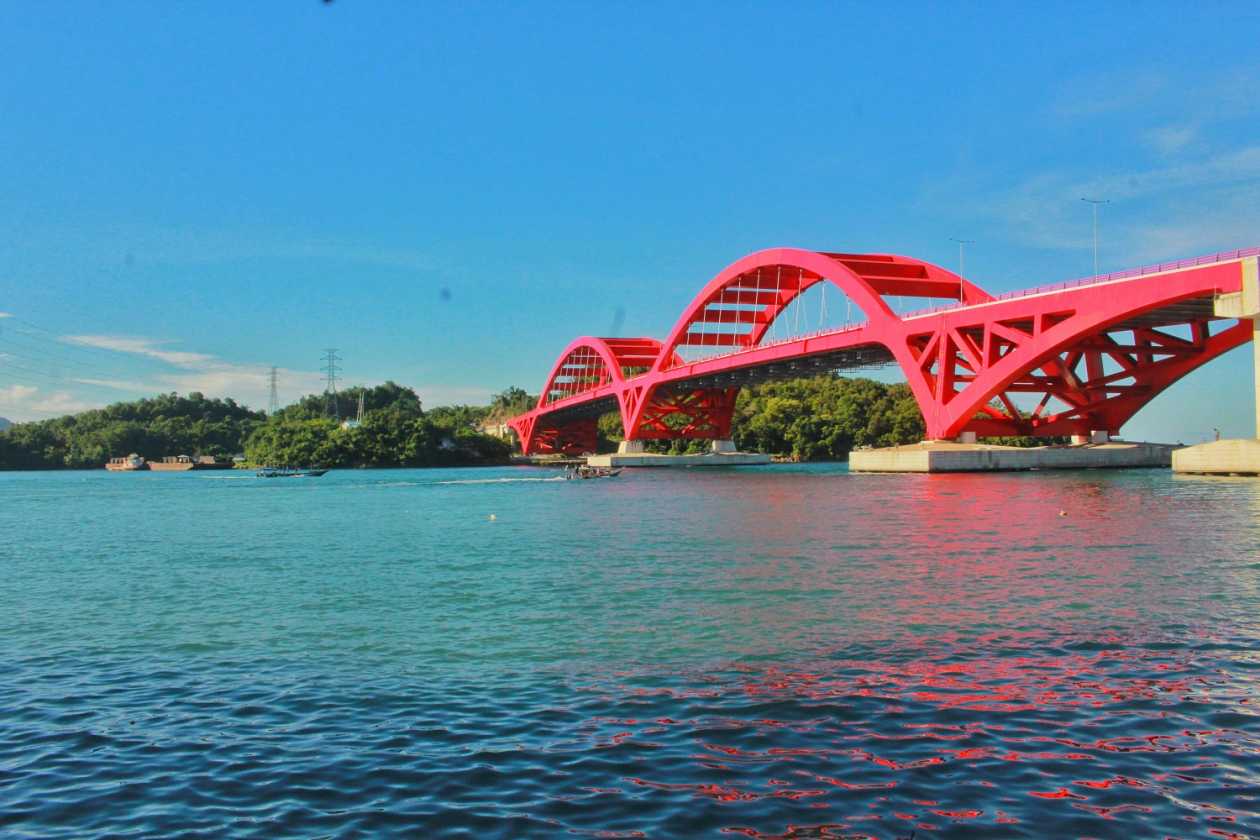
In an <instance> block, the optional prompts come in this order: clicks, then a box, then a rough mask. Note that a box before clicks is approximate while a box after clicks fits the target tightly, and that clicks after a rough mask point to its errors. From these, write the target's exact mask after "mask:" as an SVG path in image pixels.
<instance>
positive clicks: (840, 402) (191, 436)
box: [0, 375, 923, 469]
mask: <svg viewBox="0 0 1260 840" xmlns="http://www.w3.org/2000/svg"><path fill="white" fill-rule="evenodd" d="M360 394H362V396H363V408H364V415H363V422H362V424H360V425H355V424H353V423H350V424H346V423H345V422H344V421H348V420H352V419H354V418H355V416H356V414H357V409H358V401H359V396H360ZM534 401H535V398H534V397H531V396H530V395H528V394H526V393H525V392H524V391H522V390H521V389H519V388H509V389H508V390H506V391H504V392H502V393H500V394H497V395H496V396H495V397H494V398H493V399H492V401H491V404H490V405H489V406H466V405H460V406H439V407H436V408H432V409H428V410H425V409H424V407H423V406H422V405H421V403H420V399H419V397H418V396H417V395H416V393H415V391H413V390H412V389H410V388H407V387H404V386H402V385H397V384H395V383H393V382H386V383H385V384H384V385H378V386H376V387H373V388H350V389H347V390H345V391H343V392H342V393H341V394H340V395H339V398H338V403H337V416H336V419H334V418H333V417H332V416H331V414H330V412H329V407H328V402H327V399H326V398H325V397H324V396H323V395H319V394H312V395H310V396H307V397H304V398H302V399H301V400H299V401H298V402H296V403H294V404H293V405H290V406H287V407H286V408H283V409H281V410H280V411H278V412H276V413H275V414H274V415H272V416H271V417H267V416H266V415H264V414H262V413H261V412H257V411H251V410H250V409H248V408H246V407H244V406H241V405H238V404H237V403H236V402H234V401H232V400H230V399H227V400H220V399H207V398H206V397H204V396H202V395H201V394H197V393H193V394H189V395H188V396H186V397H181V396H178V395H175V394H164V395H162V396H158V397H154V398H152V399H145V400H138V401H136V402H128V403H117V404H115V405H111V406H109V407H108V408H103V409H98V410H95V411H86V412H84V413H82V414H77V415H74V416H70V417H59V418H56V419H54V420H44V421H40V422H36V423H17V424H15V425H14V426H13V427H12V428H10V429H9V430H8V431H5V432H0V469H59V468H67V467H77V468H83V467H100V466H101V465H103V464H104V463H105V462H106V461H107V460H109V458H111V457H115V456H120V455H127V454H128V453H131V452H136V453H138V454H140V455H143V456H144V457H146V458H149V459H159V458H161V457H163V456H165V455H217V456H230V455H234V454H237V453H244V454H245V456H246V458H247V460H248V461H249V462H250V463H253V464H291V465H297V466H308V465H319V466H329V467H357V466H382V467H384V466H438V465H462V464H485V463H502V462H505V461H506V460H507V458H508V456H509V455H510V454H511V451H512V447H511V446H510V445H509V444H508V443H507V442H506V441H503V440H500V439H499V438H496V437H492V436H489V435H485V434H482V433H481V432H479V431H478V426H479V425H480V424H482V423H483V422H486V421H495V422H497V421H500V420H503V419H505V418H507V417H510V416H512V415H514V414H517V413H520V412H522V411H526V410H528V409H529V408H531V407H532V406H533V404H534ZM347 426H349V427H347ZM600 431H601V435H600V437H601V448H602V449H603V448H613V447H615V446H616V441H617V440H619V439H620V436H621V423H620V420H619V418H618V417H617V416H616V415H615V414H614V415H610V416H607V417H604V418H603V419H602V420H601V421H600ZM922 436H923V420H922V417H921V416H920V414H919V409H918V406H917V405H916V404H915V401H914V398H913V396H912V395H911V394H910V389H909V388H908V387H907V386H906V385H904V384H897V385H888V384H885V383H882V382H876V381H874V380H871V379H848V378H843V377H839V376H834V375H823V376H815V377H809V378H802V379H790V380H785V381H782V382H769V383H765V384H762V385H755V386H751V387H748V388H745V389H743V391H741V392H740V396H739V401H738V402H737V404H736V409H735V422H734V437H735V442H736V445H737V446H738V447H739V448H740V449H746V450H750V451H758V452H768V453H772V454H776V455H786V456H791V457H795V458H799V459H801V460H822V459H844V458H847V457H848V454H849V451H850V450H852V449H854V448H856V447H859V446H891V445H894V444H899V443H912V442H914V441H917V440H919V439H921V438H922ZM653 446H654V447H657V448H662V449H668V450H671V451H677V452H682V451H689V450H699V449H702V448H705V447H706V446H707V442H706V441H675V442H662V443H654V444H653Z"/></svg>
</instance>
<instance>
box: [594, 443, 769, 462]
mask: <svg viewBox="0 0 1260 840" xmlns="http://www.w3.org/2000/svg"><path fill="white" fill-rule="evenodd" d="M643 449H644V446H643V441H641V440H623V441H622V442H621V443H620V444H619V445H618V446H617V451H616V453H615V454H611V455H590V456H587V458H586V463H587V464H588V465H590V466H592V467H748V466H755V465H757V464H768V463H770V460H771V459H770V456H769V455H763V454H762V453H760V452H737V451H736V450H735V443H734V441H730V440H715V441H713V443H712V444H711V445H710V447H709V450H710V451H708V452H705V453H703V454H697V455H662V454H658V453H655V452H644V451H643Z"/></svg>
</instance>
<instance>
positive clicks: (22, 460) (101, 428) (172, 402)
mask: <svg viewBox="0 0 1260 840" xmlns="http://www.w3.org/2000/svg"><path fill="white" fill-rule="evenodd" d="M265 420H266V417H265V415H263V414H262V413H261V412H257V411H250V410H249V409H248V408H246V407H245V406H243V405H237V404H236V402H235V401H233V400H230V399H226V400H220V399H207V398H206V397H204V396H202V395H201V394H199V393H196V392H194V393H191V394H189V395H188V396H186V397H181V396H178V395H177V394H162V395H161V396H157V397H153V398H152V399H146V400H137V401H136V402H127V403H116V404H114V405H111V406H108V407H107V408H101V409H96V410H94V411H85V412H83V413H82V414H75V415H72V416H68V417H58V418H55V419H53V420H41V421H39V422H35V423H15V424H13V426H11V427H10V428H9V429H7V430H6V431H4V432H0V468H4V469H28V470H39V469H59V468H66V467H99V466H101V465H102V464H104V463H105V462H106V461H108V460H109V459H110V458H111V457H115V456H121V455H127V454H129V453H131V452H138V453H140V454H142V455H145V456H147V457H151V458H161V457H162V456H164V455H215V456H231V455H233V454H235V453H237V452H240V451H241V444H242V442H243V441H244V440H245V438H247V437H248V436H249V435H250V434H251V433H252V432H253V431H254V430H255V429H257V428H258V427H259V426H261V425H262V424H263V422H264V421H265Z"/></svg>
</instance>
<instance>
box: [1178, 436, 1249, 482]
mask: <svg viewBox="0 0 1260 840" xmlns="http://www.w3.org/2000/svg"><path fill="white" fill-rule="evenodd" d="M1172 468H1173V472H1175V473H1197V474H1199V475H1260V440H1248V439H1246V438H1242V439H1239V440H1218V441H1213V442H1212V443H1201V444H1199V445H1198V446H1187V447H1186V448H1185V449H1178V450H1177V451H1176V452H1174V453H1173V457H1172Z"/></svg>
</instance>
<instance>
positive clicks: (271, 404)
mask: <svg viewBox="0 0 1260 840" xmlns="http://www.w3.org/2000/svg"><path fill="white" fill-rule="evenodd" d="M267 379H268V380H269V382H270V385H271V394H270V396H269V397H268V399H267V413H268V414H275V413H276V412H277V411H279V410H280V395H279V393H278V392H277V391H276V366H275V365H272V366H271V373H270V374H269V375H268V377H267Z"/></svg>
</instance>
